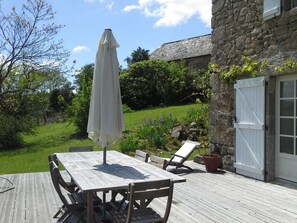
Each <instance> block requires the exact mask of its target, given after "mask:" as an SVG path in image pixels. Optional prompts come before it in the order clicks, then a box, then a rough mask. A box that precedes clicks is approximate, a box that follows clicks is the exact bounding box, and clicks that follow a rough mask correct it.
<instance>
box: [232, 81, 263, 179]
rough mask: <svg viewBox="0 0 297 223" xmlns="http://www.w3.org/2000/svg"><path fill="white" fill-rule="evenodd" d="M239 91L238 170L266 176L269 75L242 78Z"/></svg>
mask: <svg viewBox="0 0 297 223" xmlns="http://www.w3.org/2000/svg"><path fill="white" fill-rule="evenodd" d="M234 88H235V93H236V123H234V127H235V128H236V144H235V148H236V155H235V158H236V162H235V163H234V167H235V168H236V173H239V174H242V175H245V176H249V177H252V178H255V179H259V180H264V179H265V168H264V151H265V150H264V147H265V79H264V77H258V78H251V79H244V80H238V81H237V82H236V84H235V85H234Z"/></svg>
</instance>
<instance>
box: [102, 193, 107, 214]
mask: <svg viewBox="0 0 297 223" xmlns="http://www.w3.org/2000/svg"><path fill="white" fill-rule="evenodd" d="M106 193H107V191H103V197H102V198H103V213H102V218H103V220H105V218H106Z"/></svg>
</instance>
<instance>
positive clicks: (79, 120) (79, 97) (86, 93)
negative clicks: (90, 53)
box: [69, 64, 94, 135]
mask: <svg viewBox="0 0 297 223" xmlns="http://www.w3.org/2000/svg"><path fill="white" fill-rule="evenodd" d="M93 71H94V65H93V64H89V65H86V66H84V67H83V68H82V69H81V70H80V72H79V73H78V74H77V76H76V81H75V83H76V84H77V86H78V88H77V94H76V96H75V97H74V98H73V100H72V104H71V106H69V114H70V121H71V122H73V123H74V125H75V126H76V127H77V131H78V133H79V134H80V135H86V134H87V125H88V117H89V106H90V99H91V91H92V81H93V79H92V77H93Z"/></svg>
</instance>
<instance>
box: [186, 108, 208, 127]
mask: <svg viewBox="0 0 297 223" xmlns="http://www.w3.org/2000/svg"><path fill="white" fill-rule="evenodd" d="M208 113H209V106H208V104H203V103H199V106H197V108H190V109H188V110H187V111H186V116H185V117H184V118H183V122H185V123H187V124H190V123H191V122H196V123H197V125H198V127H199V128H200V129H203V130H204V131H206V132H207V131H208V128H209V115H208Z"/></svg>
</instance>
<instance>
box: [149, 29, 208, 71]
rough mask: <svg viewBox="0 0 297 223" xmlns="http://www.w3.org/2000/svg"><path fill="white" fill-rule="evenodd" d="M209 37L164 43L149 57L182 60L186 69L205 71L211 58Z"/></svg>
mask: <svg viewBox="0 0 297 223" xmlns="http://www.w3.org/2000/svg"><path fill="white" fill-rule="evenodd" d="M211 48H212V47H211V35H210V34H209V35H203V36H197V37H193V38H188V39H183V40H178V41H174V42H169V43H164V44H162V46H161V47H160V48H158V49H156V50H155V51H153V52H152V53H151V55H150V58H151V59H160V60H165V61H179V60H184V61H185V63H186V66H187V67H190V68H198V69H201V68H204V69H207V67H208V64H209V62H210V58H211Z"/></svg>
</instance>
